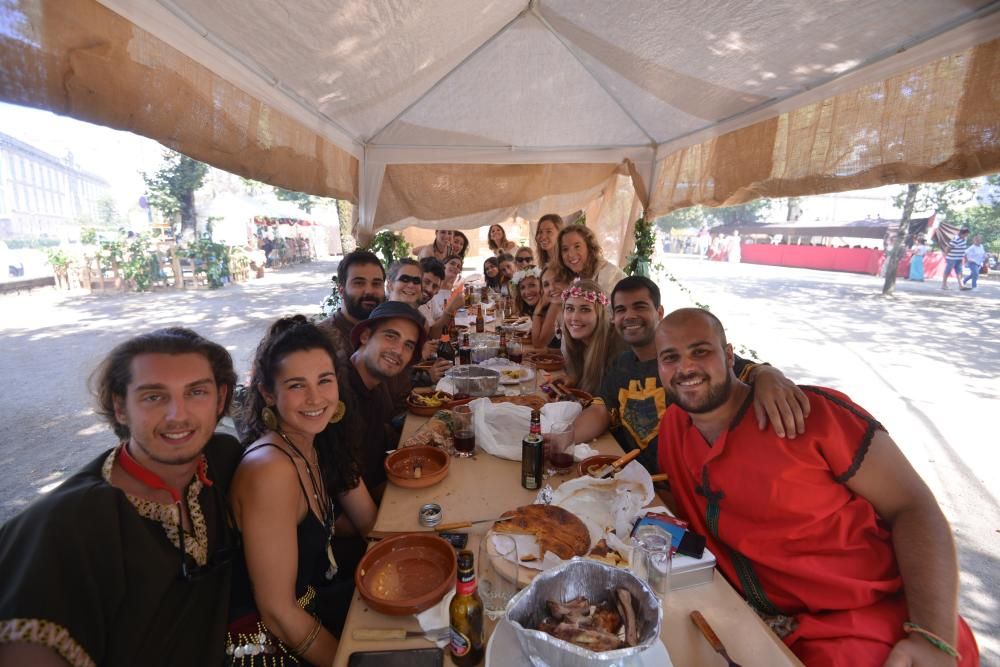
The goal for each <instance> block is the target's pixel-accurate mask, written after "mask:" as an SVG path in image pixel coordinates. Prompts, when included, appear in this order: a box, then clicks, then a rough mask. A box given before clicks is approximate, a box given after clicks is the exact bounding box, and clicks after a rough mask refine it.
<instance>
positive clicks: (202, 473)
mask: <svg viewBox="0 0 1000 667" xmlns="http://www.w3.org/2000/svg"><path fill="white" fill-rule="evenodd" d="M118 464H119V465H121V467H122V470H124V471H125V472H127V473H128V474H129V475H131V476H132V477H133V478H135V479H136V480H138V481H140V482H142V483H143V484H145V485H146V486H148V487H149V488H151V489H154V490H157V491H160V490H162V491H166V492H167V493H169V494H170V497H171V498H172V499H173V501H174V502H175V503H180V502H181V494H180V491H178V490H177V489H175V488H174V487H172V486H170V485H169V484H167V483H166V482H164V481H163V478H162V477H160V476H159V475H157V474H156V473H155V472H153V471H152V470H150V469H149V468H147V467H146V466H144V465H142V464H141V463H139V462H138V461H136V460H135V459H134V458H132V454H131V453H129V451H128V445H127V443H122V444H121V446H119V447H118ZM197 474H198V479H199V480H201V483H202V484H204V485H205V486H212V480H210V479H209V478H208V461H207V460H206V459H205V455H204V454H202V455H201V459H200V460H199V461H198V470H197Z"/></svg>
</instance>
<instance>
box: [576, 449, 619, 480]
mask: <svg viewBox="0 0 1000 667" xmlns="http://www.w3.org/2000/svg"><path fill="white" fill-rule="evenodd" d="M617 460H618V457H617V456H613V455H611V454H597V455H596V456H590V457H587V458H585V459H584V460H582V461H580V476H581V477H587V476H589V475H590V473H591V472H597V471H598V470H600V469H601V468H603V467H604V466H608V465H611V464H612V463H614V462H615V461H617Z"/></svg>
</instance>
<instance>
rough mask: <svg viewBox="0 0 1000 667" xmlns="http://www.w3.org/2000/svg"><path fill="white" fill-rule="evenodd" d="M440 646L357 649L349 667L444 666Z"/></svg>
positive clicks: (348, 662) (350, 659)
mask: <svg viewBox="0 0 1000 667" xmlns="http://www.w3.org/2000/svg"><path fill="white" fill-rule="evenodd" d="M443 665H444V651H442V650H441V649H439V648H409V649H400V650H397V651H355V652H354V653H352V654H351V657H349V658H348V659H347V667H443Z"/></svg>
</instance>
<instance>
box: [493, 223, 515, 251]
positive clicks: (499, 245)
mask: <svg viewBox="0 0 1000 667" xmlns="http://www.w3.org/2000/svg"><path fill="white" fill-rule="evenodd" d="M487 236H488V238H489V246H490V250H492V251H493V254H494V255H497V256H500V255H502V254H504V253H508V254H509V253H512V252H514V248H516V247H517V244H516V243H514V242H513V241H509V240H508V239H507V232H506V231H505V230H504V228H503V227H501V226H500V225H490V231H489V233H488V235H487Z"/></svg>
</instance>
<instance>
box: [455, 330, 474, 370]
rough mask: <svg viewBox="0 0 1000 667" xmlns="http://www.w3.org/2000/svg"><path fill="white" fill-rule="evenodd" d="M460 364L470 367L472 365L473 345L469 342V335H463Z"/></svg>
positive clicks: (459, 350) (459, 351)
mask: <svg viewBox="0 0 1000 667" xmlns="http://www.w3.org/2000/svg"><path fill="white" fill-rule="evenodd" d="M458 357H459V364H461V365H462V366H468V365H470V364H471V363H472V344H471V343H470V342H469V334H467V333H466V334H462V347H460V348H458Z"/></svg>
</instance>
